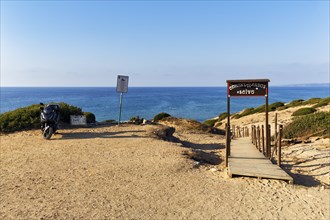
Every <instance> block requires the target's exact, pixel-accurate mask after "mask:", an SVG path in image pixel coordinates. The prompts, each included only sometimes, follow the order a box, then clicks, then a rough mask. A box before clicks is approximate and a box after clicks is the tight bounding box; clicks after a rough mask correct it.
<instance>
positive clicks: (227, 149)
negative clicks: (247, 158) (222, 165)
mask: <svg viewBox="0 0 330 220" xmlns="http://www.w3.org/2000/svg"><path fill="white" fill-rule="evenodd" d="M225 126H226V167H228V155H229V132H228V125H227V123H226V125H225Z"/></svg>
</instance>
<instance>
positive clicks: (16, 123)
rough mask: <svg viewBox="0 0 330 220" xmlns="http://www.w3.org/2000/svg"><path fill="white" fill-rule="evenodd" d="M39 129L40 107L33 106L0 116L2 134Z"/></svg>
mask: <svg viewBox="0 0 330 220" xmlns="http://www.w3.org/2000/svg"><path fill="white" fill-rule="evenodd" d="M37 127H40V105H31V106H28V107H24V108H18V109H16V110H14V111H9V112H5V113H3V114H0V131H1V132H13V131H18V130H23V129H27V128H37Z"/></svg>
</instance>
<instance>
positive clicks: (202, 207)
mask: <svg viewBox="0 0 330 220" xmlns="http://www.w3.org/2000/svg"><path fill="white" fill-rule="evenodd" d="M152 129H153V126H133V125H130V126H128V125H126V126H122V127H115V126H112V127H100V128H80V129H73V130H62V131H61V132H62V134H61V135H56V136H55V138H53V139H52V140H50V141H45V140H43V139H42V138H41V134H40V133H39V131H28V132H19V133H15V134H10V135H2V136H0V138H1V139H0V140H1V149H0V153H1V154H0V162H1V166H0V196H1V200H0V218H1V219H18V218H19V219H22V218H23V219H67V218H81V219H114V218H120V219H123V218H126V219H127V218H128V219H133V218H134V219H182V218H186V219H242V218H247V219H256V218H258V219H260V218H264V219H329V217H330V208H329V206H330V200H329V198H330V190H329V189H327V188H324V187H322V186H316V187H305V186H300V185H289V184H287V183H285V182H282V181H276V180H258V179H250V178H234V179H228V178H227V177H226V175H225V172H224V170H223V165H222V164H223V163H222V155H223V151H224V149H223V147H222V146H223V139H221V138H220V136H215V135H207V134H177V137H178V138H179V139H180V140H181V141H183V142H182V143H184V144H185V145H186V147H185V146H183V145H182V144H180V143H170V142H166V141H161V140H156V139H154V138H150V135H149V134H150V132H151V131H152ZM191 149H195V150H196V149H202V150H203V151H205V152H207V153H212V154H213V155H217V156H218V158H219V163H218V164H217V165H200V166H197V168H196V161H193V160H190V159H187V157H186V156H185V155H184V152H185V151H187V150H191ZM194 167H195V168H194Z"/></svg>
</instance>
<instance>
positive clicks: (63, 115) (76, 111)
mask: <svg viewBox="0 0 330 220" xmlns="http://www.w3.org/2000/svg"><path fill="white" fill-rule="evenodd" d="M59 105H60V120H61V121H62V122H65V123H70V115H83V112H82V110H81V108H78V107H76V106H73V105H69V104H67V103H64V102H60V103H59Z"/></svg>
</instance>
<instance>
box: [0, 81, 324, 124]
mask: <svg viewBox="0 0 330 220" xmlns="http://www.w3.org/2000/svg"><path fill="white" fill-rule="evenodd" d="M0 91H1V102H0V104H1V109H0V112H1V113H3V112H6V111H10V110H14V109H16V108H18V107H24V106H27V105H31V104H37V103H40V102H43V103H49V102H66V103H69V104H71V105H75V106H79V107H81V108H82V109H83V111H86V112H93V113H94V114H95V115H96V119H97V120H98V121H103V120H106V119H118V114H119V94H118V93H116V91H115V88H100V87H98V88H86V87H85V88H22V87H20V88H17V87H1V90H0ZM328 96H329V87H326V86H323V87H271V88H270V89H269V99H270V101H269V102H270V103H272V102H277V101H281V102H289V101H292V100H294V99H305V100H306V99H309V98H312V97H320V98H322V97H328ZM264 102H265V98H264V97H258V98H232V102H231V110H232V112H233V113H234V112H237V111H240V110H242V109H244V108H247V107H256V106H259V105H262V104H264ZM226 110H227V98H226V88H225V87H205V88H197V87H192V88H188V87H182V88H173V87H171V88H165V87H158V88H152V87H147V88H142V87H135V88H134V87H133V88H132V87H131V88H129V91H128V93H127V94H124V96H123V113H122V120H128V119H129V118H131V117H132V116H137V115H138V116H140V117H143V118H148V119H151V118H153V116H154V115H156V114H158V113H159V112H168V113H169V114H171V115H173V116H176V117H184V118H191V119H195V120H198V121H204V120H206V119H209V118H213V117H215V116H217V115H219V113H221V112H225V111H226Z"/></svg>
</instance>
